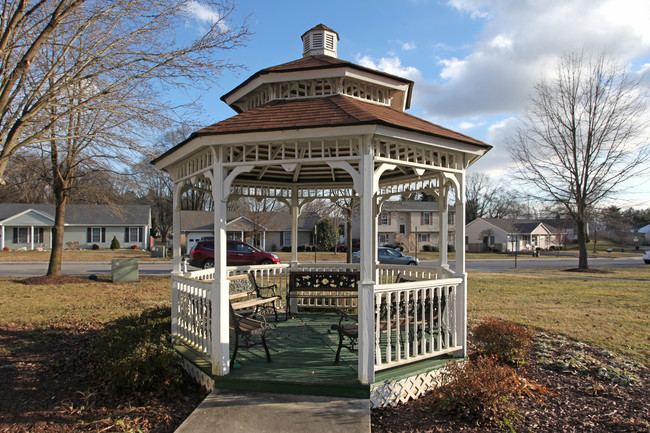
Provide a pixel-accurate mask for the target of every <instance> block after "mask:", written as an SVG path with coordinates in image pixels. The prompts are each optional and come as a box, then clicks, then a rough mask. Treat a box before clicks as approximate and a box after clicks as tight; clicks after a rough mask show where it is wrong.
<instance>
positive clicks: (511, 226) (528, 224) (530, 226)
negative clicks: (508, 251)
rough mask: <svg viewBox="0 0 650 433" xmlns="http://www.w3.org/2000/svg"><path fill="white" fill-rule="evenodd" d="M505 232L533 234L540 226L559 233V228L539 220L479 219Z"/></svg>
mask: <svg viewBox="0 0 650 433" xmlns="http://www.w3.org/2000/svg"><path fill="white" fill-rule="evenodd" d="M478 219H481V220H483V221H486V222H487V223H489V224H492V225H493V226H495V227H497V228H499V229H501V230H503V231H504V232H506V233H531V232H532V231H533V230H535V229H536V228H537V227H538V226H539V225H540V224H541V225H543V226H544V227H546V229H548V230H549V231H550V232H551V233H556V232H558V230H557V228H555V227H552V226H550V225H548V224H544V223H542V222H541V221H539V220H523V219H516V218H478Z"/></svg>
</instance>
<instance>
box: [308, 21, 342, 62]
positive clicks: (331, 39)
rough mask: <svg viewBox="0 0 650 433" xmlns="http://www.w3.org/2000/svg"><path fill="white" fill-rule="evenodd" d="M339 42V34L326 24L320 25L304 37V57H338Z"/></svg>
mask: <svg viewBox="0 0 650 433" xmlns="http://www.w3.org/2000/svg"><path fill="white" fill-rule="evenodd" d="M338 41H339V35H338V33H336V32H335V31H334V30H332V29H330V28H329V27H327V26H326V25H324V24H319V25H317V26H316V27H314V28H312V29H310V30H307V31H306V32H305V33H304V34H303V35H302V46H303V50H302V56H303V57H308V56H315V55H318V54H325V55H326V56H331V57H337V53H336V46H337V44H338Z"/></svg>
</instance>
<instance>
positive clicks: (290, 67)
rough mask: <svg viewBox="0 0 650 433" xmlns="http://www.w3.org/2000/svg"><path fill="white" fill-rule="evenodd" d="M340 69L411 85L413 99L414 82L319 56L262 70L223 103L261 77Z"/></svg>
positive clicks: (408, 98)
mask: <svg viewBox="0 0 650 433" xmlns="http://www.w3.org/2000/svg"><path fill="white" fill-rule="evenodd" d="M340 67H349V68H353V69H357V70H359V71H364V72H370V73H372V74H376V75H381V76H384V77H388V78H391V79H393V80H397V81H400V82H402V83H404V84H408V85H409V91H408V95H407V100H409V101H410V98H411V89H412V88H413V81H411V80H407V79H406V78H402V77H398V76H397V75H392V74H388V73H386V72H381V71H377V70H374V69H370V68H366V67H364V66H360V65H356V64H354V63H350V62H348V61H345V60H341V59H339V58H336V57H331V56H326V55H324V54H318V55H316V56H308V57H303V58H301V59H298V60H293V61H291V62H287V63H283V64H281V65H276V66H271V67H268V68H265V69H262V70H260V71H257V72H256V73H254V74H253V75H251V76H250V77H249V78H248V79H247V80H246V81H244V82H243V83H241V84H240V85H239V86H237V87H235V88H234V89H232V90H231V91H230V92H228V93H226V94H225V95H223V96H222V97H221V100H222V101H224V102H225V101H226V99H227V98H228V97H229V96H230V95H231V94H233V93H235V92H236V91H237V90H238V89H240V88H242V87H244V86H246V85H247V84H248V83H250V82H251V81H253V80H254V79H256V78H257V77H260V76H262V75H267V74H271V73H277V72H295V71H306V70H312V69H329V68H340ZM406 108H409V103H407V106H406Z"/></svg>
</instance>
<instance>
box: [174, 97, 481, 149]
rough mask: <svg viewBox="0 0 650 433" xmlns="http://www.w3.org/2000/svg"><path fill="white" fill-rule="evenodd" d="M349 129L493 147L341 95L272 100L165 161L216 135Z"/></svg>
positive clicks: (213, 127)
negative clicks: (378, 128)
mask: <svg viewBox="0 0 650 433" xmlns="http://www.w3.org/2000/svg"><path fill="white" fill-rule="evenodd" d="M348 125H383V126H390V127H394V128H399V129H404V130H409V131H414V132H419V133H423V134H427V135H431V136H434V137H440V138H448V139H452V140H457V141H462V142H465V143H468V144H472V145H475V146H480V147H482V148H485V149H490V148H491V147H492V146H490V145H488V144H486V143H484V142H482V141H480V140H476V139H474V138H472V137H469V136H467V135H464V134H461V133H459V132H455V131H452V130H451V129H447V128H444V127H442V126H439V125H436V124H434V123H431V122H427V121H426V120H423V119H420V118H418V117H415V116H412V115H410V114H408V113H404V112H401V111H397V110H394V109H392V108H390V107H384V106H381V105H375V104H369V103H366V102H362V101H359V100H356V99H352V98H348V97H346V96H342V95H336V96H329V97H324V98H308V99H300V100H275V101H271V102H268V103H266V104H264V105H262V106H260V107H257V108H253V109H251V110H249V111H246V112H244V113H240V114H238V115H236V116H233V117H231V118H229V119H226V120H223V121H221V122H218V123H215V124H214V125H210V126H207V127H205V128H203V129H200V130H198V131H196V132H194V133H193V134H192V135H190V137H189V138H187V139H186V140H185V141H183V142H181V143H180V144H178V145H177V146H175V147H173V148H171V149H170V150H169V151H167V152H165V154H163V155H162V156H161V158H162V157H164V156H166V155H168V154H170V153H173V152H174V151H175V150H176V149H178V148H180V147H182V146H183V145H184V144H185V143H186V142H188V141H190V140H193V139H194V138H196V137H201V136H207V135H219V134H237V133H248V132H263V131H279V130H284V129H297V128H321V127H334V126H348Z"/></svg>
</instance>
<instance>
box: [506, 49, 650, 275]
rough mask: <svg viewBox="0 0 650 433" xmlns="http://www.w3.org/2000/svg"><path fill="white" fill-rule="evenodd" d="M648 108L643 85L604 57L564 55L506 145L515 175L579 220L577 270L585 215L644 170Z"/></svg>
mask: <svg viewBox="0 0 650 433" xmlns="http://www.w3.org/2000/svg"><path fill="white" fill-rule="evenodd" d="M645 102H646V93H645V92H644V91H643V88H642V87H641V85H640V82H639V81H638V80H636V79H634V78H632V76H631V75H630V74H629V73H628V72H627V71H626V70H625V69H624V68H623V67H621V66H619V65H617V64H616V63H615V62H614V61H613V60H611V59H609V58H608V57H607V56H606V55H605V54H604V53H601V54H599V55H595V56H587V55H585V54H584V53H571V54H566V55H564V56H563V57H561V58H560V60H559V62H558V65H557V70H556V76H555V77H554V78H553V79H551V80H543V81H541V82H540V83H539V84H537V85H536V86H535V88H534V91H533V93H532V96H531V100H530V103H529V105H528V107H527V110H526V113H525V116H524V118H523V121H522V124H521V126H520V128H519V129H518V131H517V134H516V137H515V138H514V140H513V141H512V142H511V143H510V145H509V152H510V155H511V156H512V158H513V160H514V161H515V163H516V164H517V172H516V176H517V177H518V178H519V179H521V180H523V181H524V182H526V183H527V184H528V185H530V187H531V188H530V189H531V190H534V191H535V192H536V193H535V197H536V198H537V199H540V200H543V201H546V202H558V203H561V204H562V205H563V206H564V207H565V208H566V209H567V211H568V213H569V215H570V216H571V218H572V219H573V220H574V221H575V222H576V226H577V232H578V233H577V234H578V244H579V262H578V267H579V268H580V269H587V268H588V260H587V246H586V243H587V222H588V217H589V212H590V211H591V210H592V209H593V208H594V207H595V206H596V205H597V204H598V203H599V202H600V201H602V200H603V199H604V198H606V197H609V196H612V195H614V194H615V193H616V192H618V190H619V189H620V187H621V183H622V182H624V181H626V180H628V179H630V178H631V177H633V176H636V175H637V174H638V173H639V172H640V171H642V170H647V169H648V167H647V166H646V165H645V163H646V162H647V161H648V157H649V155H650V154H649V152H648V150H649V149H648V147H647V145H645V143H646V142H644V141H643V139H642V138H645V137H641V133H642V131H643V128H644V126H645V125H644V123H643V121H642V116H643V114H644V112H645V110H646V103H645Z"/></svg>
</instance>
